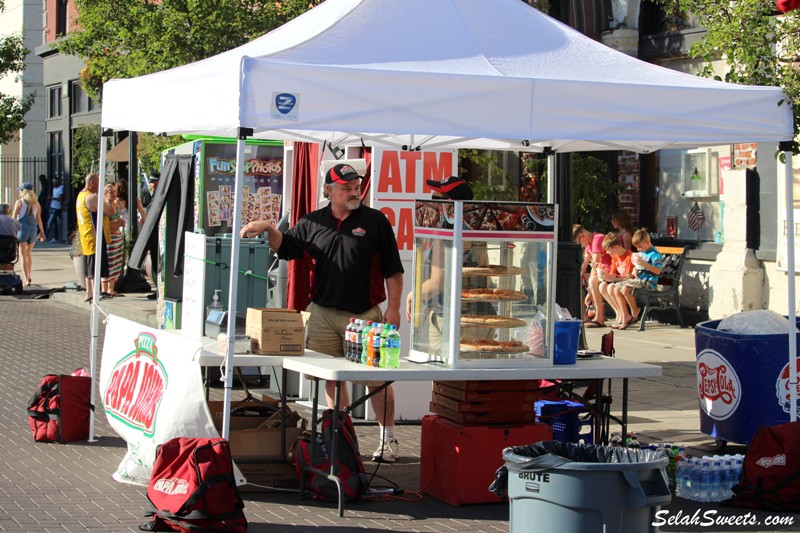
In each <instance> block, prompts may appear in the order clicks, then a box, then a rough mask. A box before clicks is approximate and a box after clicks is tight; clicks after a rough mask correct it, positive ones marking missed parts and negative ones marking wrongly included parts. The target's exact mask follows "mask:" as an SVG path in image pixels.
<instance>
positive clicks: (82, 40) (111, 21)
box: [56, 0, 322, 169]
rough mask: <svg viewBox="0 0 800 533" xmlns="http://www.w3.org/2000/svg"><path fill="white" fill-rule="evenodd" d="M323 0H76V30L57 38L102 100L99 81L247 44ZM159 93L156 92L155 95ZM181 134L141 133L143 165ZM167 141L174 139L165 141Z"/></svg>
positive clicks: (89, 90)
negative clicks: (79, 62)
mask: <svg viewBox="0 0 800 533" xmlns="http://www.w3.org/2000/svg"><path fill="white" fill-rule="evenodd" d="M321 1H322V0H283V1H281V2H268V1H264V0H163V1H162V2H154V1H153V0H113V1H108V0H75V6H76V8H77V11H78V20H77V27H78V28H79V29H77V30H76V31H74V32H70V33H69V34H68V35H67V36H66V37H65V38H64V39H62V40H61V41H59V42H58V43H57V45H56V46H57V47H58V50H59V52H62V53H65V54H72V55H77V56H78V57H80V58H82V59H83V60H84V61H85V63H86V66H85V67H84V69H83V70H82V71H81V73H80V79H81V85H82V86H83V88H84V90H85V91H86V92H87V93H88V94H89V95H90V96H92V98H94V99H96V100H102V87H103V83H104V82H106V81H108V80H110V79H112V78H132V77H135V76H141V75H144V74H151V73H153V72H158V71H161V70H166V69H170V68H173V67H178V66H181V65H185V64H188V63H192V62H195V61H199V60H201V59H206V58H208V57H211V56H214V55H216V54H219V53H222V52H225V51H227V50H230V49H232V48H235V47H237V46H240V45H242V44H245V43H247V42H249V41H251V40H253V39H255V38H256V37H259V36H261V35H263V34H264V33H266V32H268V31H270V30H272V29H274V28H277V27H278V26H280V25H282V24H284V23H286V22H288V21H289V20H291V19H293V18H295V17H297V16H298V15H300V14H302V13H303V12H305V11H307V10H308V9H310V8H312V7H314V6H315V5H317V4H319V3H320V2H321ZM153 97H154V98H157V97H158V96H157V95H153ZM179 142H180V139H179V138H163V137H159V136H154V135H152V134H146V133H143V134H142V135H140V137H139V146H138V149H137V153H138V156H139V159H140V160H141V162H142V168H145V169H150V168H158V162H159V157H160V155H161V151H162V150H163V149H164V148H168V147H170V146H174V145H175V144H178V143H179ZM170 143H171V144H170Z"/></svg>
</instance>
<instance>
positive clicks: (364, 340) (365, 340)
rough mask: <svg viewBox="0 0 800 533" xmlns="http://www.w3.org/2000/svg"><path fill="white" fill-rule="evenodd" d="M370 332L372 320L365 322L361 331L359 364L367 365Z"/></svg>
mask: <svg viewBox="0 0 800 533" xmlns="http://www.w3.org/2000/svg"><path fill="white" fill-rule="evenodd" d="M370 331H372V320H367V323H366V324H364V329H363V330H361V364H362V365H365V364H367V354H368V347H369V332H370Z"/></svg>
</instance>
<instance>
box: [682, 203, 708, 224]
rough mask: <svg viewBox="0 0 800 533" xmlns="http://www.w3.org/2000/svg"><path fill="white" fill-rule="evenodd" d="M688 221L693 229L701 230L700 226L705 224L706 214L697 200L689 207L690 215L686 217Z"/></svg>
mask: <svg viewBox="0 0 800 533" xmlns="http://www.w3.org/2000/svg"><path fill="white" fill-rule="evenodd" d="M686 222H687V223H688V224H689V227H690V228H691V229H692V231H700V227H701V226H702V225H703V224H705V222H706V215H705V213H703V210H702V209H700V206H699V205H697V202H695V203H694V205H693V206H692V208H691V209H689V216H688V217H686Z"/></svg>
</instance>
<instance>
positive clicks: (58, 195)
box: [43, 176, 64, 243]
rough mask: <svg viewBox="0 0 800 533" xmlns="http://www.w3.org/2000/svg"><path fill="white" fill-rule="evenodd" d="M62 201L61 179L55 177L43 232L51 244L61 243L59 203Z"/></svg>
mask: <svg viewBox="0 0 800 533" xmlns="http://www.w3.org/2000/svg"><path fill="white" fill-rule="evenodd" d="M63 200H64V186H63V185H62V184H61V179H59V178H58V176H56V177H55V178H53V192H52V194H51V195H50V206H49V207H48V210H47V211H48V216H47V226H46V232H45V235H46V236H47V237H48V238H49V241H48V242H51V243H56V242H61V202H62V201H63ZM43 209H44V208H43Z"/></svg>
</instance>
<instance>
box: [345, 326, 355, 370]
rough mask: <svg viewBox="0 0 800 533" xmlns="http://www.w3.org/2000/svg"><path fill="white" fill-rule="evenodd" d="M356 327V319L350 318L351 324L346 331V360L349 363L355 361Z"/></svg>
mask: <svg viewBox="0 0 800 533" xmlns="http://www.w3.org/2000/svg"><path fill="white" fill-rule="evenodd" d="M355 327H356V319H355V317H352V316H351V317H350V323H349V324H347V327H346V328H345V330H344V358H345V359H347V360H348V361H352V360H353V344H354V342H353V330H354V329H355Z"/></svg>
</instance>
